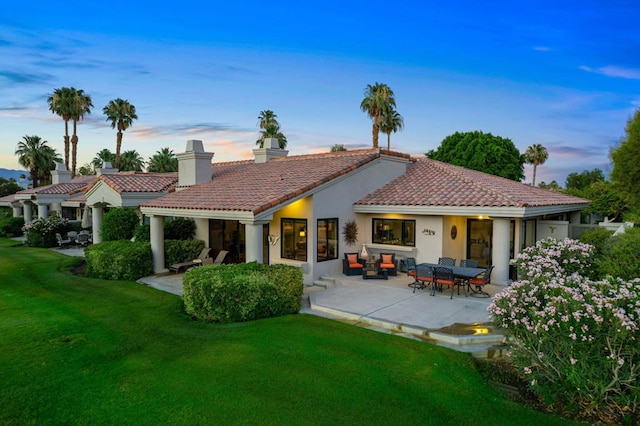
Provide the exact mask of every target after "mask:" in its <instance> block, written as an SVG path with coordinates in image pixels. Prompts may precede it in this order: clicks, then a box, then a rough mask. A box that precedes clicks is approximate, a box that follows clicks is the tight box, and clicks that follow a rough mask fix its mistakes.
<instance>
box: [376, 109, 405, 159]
mask: <svg viewBox="0 0 640 426" xmlns="http://www.w3.org/2000/svg"><path fill="white" fill-rule="evenodd" d="M402 129H404V119H403V118H402V116H401V115H400V114H399V113H398V111H396V110H395V109H394V108H393V107H392V106H388V107H387V108H385V109H384V111H383V112H382V120H381V121H380V132H382V133H386V134H387V151H389V150H391V132H393V133H396V132H397V131H398V130H402Z"/></svg>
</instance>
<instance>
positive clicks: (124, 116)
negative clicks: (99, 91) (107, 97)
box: [102, 98, 138, 169]
mask: <svg viewBox="0 0 640 426" xmlns="http://www.w3.org/2000/svg"><path fill="white" fill-rule="evenodd" d="M102 113H103V114H104V115H106V116H107V121H110V122H111V128H112V129H115V128H117V129H118V133H117V135H116V160H115V164H114V166H115V168H116V169H119V168H120V148H121V146H122V132H124V131H125V130H127V129H128V128H129V127H131V126H132V125H133V120H137V119H138V115H137V114H136V107H135V106H133V105H132V104H130V103H129V101H127V100H125V99H120V98H117V99H114V100H111V101H109V103H108V104H107V105H106V106H105V107H104V108H102Z"/></svg>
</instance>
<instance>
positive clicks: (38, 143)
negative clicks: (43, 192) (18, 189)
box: [15, 135, 62, 188]
mask: <svg viewBox="0 0 640 426" xmlns="http://www.w3.org/2000/svg"><path fill="white" fill-rule="evenodd" d="M47 143H48V142H47V141H44V140H42V138H40V136H35V135H34V136H23V137H22V141H20V142H18V146H17V148H16V151H15V154H16V155H17V156H18V163H20V165H22V166H23V167H24V168H25V169H27V170H29V177H30V179H31V181H32V182H33V187H34V188H37V187H38V183H39V182H40V180H42V178H43V176H47V175H49V173H50V172H51V170H52V169H53V168H54V167H55V162H60V161H62V159H61V158H60V155H58V153H56V150H55V149H53V148H51V147H50V146H49V145H47ZM45 180H46V178H45Z"/></svg>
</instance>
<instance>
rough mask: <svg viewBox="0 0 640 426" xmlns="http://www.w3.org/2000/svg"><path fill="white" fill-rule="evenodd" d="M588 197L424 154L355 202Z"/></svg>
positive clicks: (501, 202) (499, 202) (505, 203)
mask: <svg viewBox="0 0 640 426" xmlns="http://www.w3.org/2000/svg"><path fill="white" fill-rule="evenodd" d="M587 203H589V200H585V199H583V198H578V197H573V196H569V195H565V194H560V193H557V192H552V191H548V190H546V189H541V188H535V187H531V186H529V185H525V184H523V183H520V182H515V181H512V180H509V179H505V178H501V177H498V176H494V175H490V174H486V173H482V172H478V171H475V170H469V169H465V168H463V167H459V166H454V165H451V164H447V163H442V162H440V161H435V160H431V159H428V158H426V157H423V158H419V159H417V160H416V161H415V162H414V163H413V164H411V165H409V166H408V167H407V173H405V174H404V175H402V176H400V177H398V178H396V179H394V180H393V181H391V182H389V183H388V184H387V185H385V186H383V187H381V188H380V189H378V190H376V191H374V192H373V193H371V194H369V195H367V196H366V197H364V198H362V199H361V200H359V201H357V202H356V203H355V204H357V205H383V206H431V207H454V206H455V207H542V206H554V205H570V204H587Z"/></svg>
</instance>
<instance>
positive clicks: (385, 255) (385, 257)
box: [380, 254, 393, 263]
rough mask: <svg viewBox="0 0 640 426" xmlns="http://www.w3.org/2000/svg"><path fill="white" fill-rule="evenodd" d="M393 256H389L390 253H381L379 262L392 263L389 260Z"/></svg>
mask: <svg viewBox="0 0 640 426" xmlns="http://www.w3.org/2000/svg"><path fill="white" fill-rule="evenodd" d="M392 258H393V256H391V255H390V254H383V255H382V262H380V263H393V260H391V259H392Z"/></svg>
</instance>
